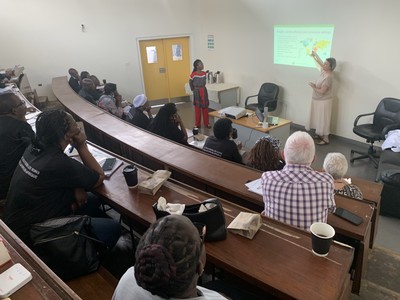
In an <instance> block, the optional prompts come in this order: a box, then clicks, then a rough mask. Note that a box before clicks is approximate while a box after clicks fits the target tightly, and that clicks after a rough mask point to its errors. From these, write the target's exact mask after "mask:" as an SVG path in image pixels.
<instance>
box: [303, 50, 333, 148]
mask: <svg viewBox="0 0 400 300" xmlns="http://www.w3.org/2000/svg"><path fill="white" fill-rule="evenodd" d="M311 56H312V57H313V58H314V59H315V61H316V62H317V64H318V65H319V67H320V71H321V73H320V76H319V77H318V79H317V80H316V81H315V82H310V83H309V85H310V87H311V88H312V89H313V94H312V102H311V115H310V119H309V124H308V126H306V129H307V130H309V129H310V128H315V134H316V135H317V137H318V138H319V140H320V141H319V142H317V144H319V145H327V144H329V134H330V124H331V115H332V101H333V95H332V84H333V76H332V72H333V70H334V69H335V67H336V59H334V58H333V57H330V58H327V59H326V60H325V62H323V61H322V60H321V58H320V57H319V56H318V54H317V53H316V52H315V51H314V50H313V51H312V53H311Z"/></svg>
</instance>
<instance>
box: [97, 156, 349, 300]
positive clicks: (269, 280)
mask: <svg viewBox="0 0 400 300" xmlns="http://www.w3.org/2000/svg"><path fill="white" fill-rule="evenodd" d="M110 154H112V153H110ZM118 158H119V159H121V160H122V161H124V164H130V163H132V162H130V161H129V160H126V159H124V158H122V157H118ZM122 169H123V166H120V167H119V168H118V169H117V170H116V171H115V172H114V173H113V175H112V176H111V177H110V178H108V179H106V180H104V184H103V185H101V186H99V187H98V188H96V190H95V192H96V194H98V195H99V196H100V197H102V198H103V199H104V200H105V201H106V202H107V204H109V205H110V206H112V207H113V208H114V209H115V210H117V211H119V212H120V213H121V214H123V215H125V216H127V217H129V220H130V222H131V224H132V225H133V226H134V227H135V229H136V228H143V229H146V228H147V227H148V226H149V225H150V224H151V223H153V222H154V221H155V219H156V218H155V214H154V212H153V209H152V204H153V203H155V202H156V201H157V199H158V198H159V197H161V196H162V197H164V198H165V199H167V201H168V202H172V203H181V204H182V203H184V204H194V203H199V202H201V201H203V200H205V199H208V198H210V197H212V195H210V194H208V193H206V192H203V191H200V190H198V189H195V188H193V187H190V186H187V185H185V184H183V183H180V182H178V181H176V180H173V179H169V180H168V181H167V182H166V183H164V185H163V186H162V187H161V188H160V189H159V190H158V191H157V193H156V194H155V195H147V194H142V193H140V192H139V191H138V189H137V188H129V187H128V186H127V184H126V182H125V180H124V177H123V174H122ZM150 172H151V171H150V170H148V169H146V168H144V167H141V166H139V172H138V177H139V182H140V181H142V180H144V179H146V178H148V176H149V175H150ZM220 200H221V203H222V206H223V209H224V214H225V219H226V224H229V223H231V221H232V220H233V219H234V218H235V217H236V216H237V215H238V214H239V212H241V211H247V212H252V211H250V210H248V209H246V208H244V207H240V206H238V205H235V204H233V203H230V202H229V201H226V200H224V199H220ZM205 246H206V253H207V261H208V262H209V263H212V264H213V265H215V266H217V267H218V268H221V269H223V270H225V271H226V272H228V273H231V274H233V275H235V276H237V277H238V278H240V279H242V280H244V281H246V282H247V283H249V284H251V285H252V286H253V287H257V288H258V289H261V290H262V291H263V293H268V294H270V295H273V296H274V297H276V298H279V299H299V298H304V299H306V298H307V299H347V297H348V292H349V285H350V275H349V274H348V270H349V268H350V265H351V262H352V257H353V249H352V248H349V247H347V246H342V245H337V244H332V246H331V249H330V251H329V255H328V256H327V257H326V258H321V257H317V256H315V255H313V254H312V252H311V237H310V234H309V233H307V232H305V231H302V230H300V229H297V228H294V227H291V226H289V225H286V224H283V223H280V222H278V221H275V220H272V219H269V218H267V217H263V225H262V227H261V229H260V230H259V231H258V232H257V234H256V235H255V237H254V238H253V239H252V240H249V239H247V238H244V237H242V236H239V235H235V234H233V233H231V232H228V235H227V238H226V239H225V240H223V241H218V242H212V243H208V242H206V243H205ZM326 282H329V284H328V285H327V284H326ZM322 286H323V287H324V288H322V289H321V287H322Z"/></svg>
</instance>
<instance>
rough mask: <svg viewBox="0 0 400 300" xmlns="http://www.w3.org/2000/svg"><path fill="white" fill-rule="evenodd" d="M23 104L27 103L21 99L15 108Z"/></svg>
mask: <svg viewBox="0 0 400 300" xmlns="http://www.w3.org/2000/svg"><path fill="white" fill-rule="evenodd" d="M22 105H26V103H25V101H21V102H20V103H18V104H17V105H15V106H14V108H17V107H20V106H22Z"/></svg>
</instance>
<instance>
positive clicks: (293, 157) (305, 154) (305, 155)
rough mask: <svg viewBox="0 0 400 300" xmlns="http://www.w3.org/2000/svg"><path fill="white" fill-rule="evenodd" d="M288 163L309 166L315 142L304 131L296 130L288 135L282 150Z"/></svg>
mask: <svg viewBox="0 0 400 300" xmlns="http://www.w3.org/2000/svg"><path fill="white" fill-rule="evenodd" d="M283 154H284V156H285V161H286V162H287V163H289V164H296V165H307V166H310V165H311V163H312V162H313V160H314V156H315V144H314V140H313V139H312V137H311V136H310V135H309V134H308V133H307V132H305V131H296V132H294V133H293V134H291V135H290V136H289V138H288V139H287V141H286V144H285V148H284V150H283Z"/></svg>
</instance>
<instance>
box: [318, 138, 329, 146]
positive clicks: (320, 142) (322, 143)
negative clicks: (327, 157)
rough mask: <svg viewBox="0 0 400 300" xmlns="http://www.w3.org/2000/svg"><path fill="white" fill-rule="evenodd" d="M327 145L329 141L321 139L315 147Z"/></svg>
mask: <svg viewBox="0 0 400 300" xmlns="http://www.w3.org/2000/svg"><path fill="white" fill-rule="evenodd" d="M328 144H329V141H326V140H324V139H321V141H319V142H318V143H317V145H328Z"/></svg>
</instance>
